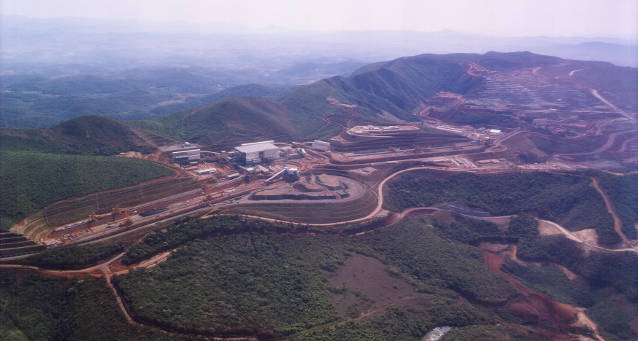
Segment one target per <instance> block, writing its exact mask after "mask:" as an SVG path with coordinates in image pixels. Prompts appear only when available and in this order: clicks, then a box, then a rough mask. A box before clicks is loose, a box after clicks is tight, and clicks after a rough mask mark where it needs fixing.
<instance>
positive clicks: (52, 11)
mask: <svg viewBox="0 0 638 341" xmlns="http://www.w3.org/2000/svg"><path fill="white" fill-rule="evenodd" d="M0 4H1V5H0V6H2V7H1V10H2V14H3V15H21V16H27V17H37V18H52V17H79V18H94V19H108V20H127V21H128V20H133V21H141V22H149V21H153V22H183V23H187V24H193V25H196V26H197V27H207V28H210V27H214V26H215V25H229V24H230V25H236V26H238V27H243V28H245V29H264V28H271V29H272V28H277V29H284V30H294V31H343V30H410V31H426V32H433V31H440V30H452V31H459V32H464V33H473V34H485V35H497V36H541V35H542V36H563V37H564V36H584V37H597V36H600V37H621V38H625V39H630V40H633V41H634V42H636V41H638V0H320V1H316V0H257V1H254V0H235V1H229V0H223V1H218V0H0Z"/></svg>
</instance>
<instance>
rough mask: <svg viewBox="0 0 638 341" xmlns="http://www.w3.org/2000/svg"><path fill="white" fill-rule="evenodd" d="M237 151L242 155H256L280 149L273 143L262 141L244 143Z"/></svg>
mask: <svg viewBox="0 0 638 341" xmlns="http://www.w3.org/2000/svg"><path fill="white" fill-rule="evenodd" d="M235 149H237V150H238V151H240V152H242V153H256V152H263V151H265V150H273V149H279V147H277V146H275V144H274V143H273V141H262V142H253V143H242V145H241V146H237V147H235Z"/></svg>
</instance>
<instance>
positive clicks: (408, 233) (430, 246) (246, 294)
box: [116, 217, 513, 340]
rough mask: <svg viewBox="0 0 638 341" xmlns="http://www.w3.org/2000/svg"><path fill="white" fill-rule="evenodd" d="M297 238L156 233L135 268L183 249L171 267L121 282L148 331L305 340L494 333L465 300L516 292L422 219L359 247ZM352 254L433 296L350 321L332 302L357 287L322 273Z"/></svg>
mask: <svg viewBox="0 0 638 341" xmlns="http://www.w3.org/2000/svg"><path fill="white" fill-rule="evenodd" d="M290 230H294V228H293V227H291V226H285V225H274V224H267V223H260V222H250V221H243V220H242V219H240V218H238V217H216V218H213V219H207V220H198V219H188V220H183V221H181V222H179V223H178V224H176V225H175V226H174V227H171V228H169V229H167V230H166V231H165V232H157V233H154V234H151V235H148V236H147V237H146V238H145V239H144V240H143V241H142V242H141V243H140V244H139V246H134V247H132V248H131V249H130V250H129V252H128V254H127V256H126V257H129V258H128V259H129V260H128V262H136V261H139V260H142V259H145V258H147V257H150V256H151V255H153V254H155V253H157V252H160V251H162V250H171V249H174V248H177V250H176V251H175V252H174V253H173V255H172V256H171V257H170V258H169V259H168V260H167V261H165V262H162V263H160V264H159V265H157V266H156V267H154V268H151V269H147V270H139V271H136V272H134V273H132V274H129V275H124V276H120V277H118V278H117V280H116V282H117V285H118V287H119V288H120V290H121V291H122V293H123V294H124V297H125V298H126V301H127V302H128V304H129V306H130V307H131V309H132V311H133V312H134V314H135V316H136V318H138V319H140V320H141V321H146V322H147V323H152V324H158V325H161V326H163V327H165V328H169V329H173V330H182V331H198V332H202V333H206V332H213V331H214V332H216V333H226V334H227V335H237V334H242V333H245V334H250V333H259V334H261V335H268V334H269V333H270V334H271V335H273V336H276V337H279V336H286V337H290V338H292V339H300V340H343V339H344V338H345V339H351V340H387V339H405V340H419V339H420V338H421V337H423V335H425V333H427V332H428V331H429V330H431V329H432V328H434V327H436V326H439V325H452V326H459V327H461V326H468V325H489V324H491V323H494V322H493V317H490V316H492V315H490V313H489V312H483V311H481V310H480V309H477V308H476V307H475V306H474V305H472V304H470V303H468V302H467V301H462V300H461V301H459V293H460V294H462V295H463V296H464V297H467V298H468V299H470V300H471V301H472V302H479V303H487V304H488V305H492V304H497V305H500V304H503V303H504V302H505V300H506V299H507V298H508V297H510V296H511V295H512V294H513V290H512V288H511V287H510V286H509V284H507V282H506V281H504V280H503V279H501V278H498V277H496V276H494V275H492V274H491V273H490V272H488V271H486V269H485V266H484V265H483V261H482V256H481V253H480V252H479V250H478V249H476V248H475V247H472V246H469V245H464V244H462V243H459V242H456V241H452V240H449V239H446V238H445V237H442V236H441V235H439V233H441V232H439V231H438V230H437V229H434V228H432V227H427V225H426V224H425V223H423V222H420V221H405V222H402V223H400V224H399V225H397V226H394V227H393V228H392V229H390V230H383V231H378V232H371V233H368V234H366V235H365V236H364V237H361V238H357V239H349V238H343V237H340V236H339V235H336V234H328V235H318V236H314V237H312V236H308V235H305V234H296V233H288V232H286V231H290ZM274 231H278V233H272V232H274ZM202 237H206V239H203V240H202V239H199V238H202ZM408 241H409V243H408ZM352 252H358V253H364V254H368V255H372V256H374V257H378V258H379V259H380V260H382V261H383V262H384V263H386V264H387V265H388V266H389V268H388V271H390V273H391V274H393V276H398V277H399V278H404V279H405V280H407V281H408V282H409V283H412V285H414V286H416V288H417V289H418V292H419V293H418V295H427V297H428V298H427V299H425V300H423V299H421V300H417V301H415V302H420V303H418V304H417V303H415V304H416V305H412V304H411V305H409V306H401V305H399V306H390V307H387V308H384V309H382V311H380V312H379V313H378V314H374V315H372V317H371V318H366V319H364V320H362V321H352V322H346V321H347V320H343V318H344V316H341V315H340V313H338V312H337V311H335V308H334V307H333V306H332V304H331V303H330V297H331V296H332V295H337V294H339V293H340V292H341V291H343V290H346V291H347V290H350V289H348V288H332V287H331V286H330V285H329V284H328V281H327V280H326V279H325V277H324V276H323V274H325V273H332V272H334V271H336V270H337V269H339V267H340V266H341V265H342V264H343V263H344V261H345V260H346V259H347V258H348V257H349V255H350V254H351V253H352ZM202 269H206V270H205V271H202ZM354 294H355V297H359V299H360V300H364V301H368V302H370V300H371V301H372V302H373V301H374V300H375V299H376V298H375V297H365V296H362V294H360V293H356V292H355V293H354ZM419 297H421V296H419ZM348 311H349V310H348ZM363 312H365V310H364V311H359V312H357V313H356V314H355V315H354V316H355V317H356V316H357V315H358V314H360V313H363ZM504 328H505V327H504ZM506 330H508V331H511V330H509V329H507V328H506ZM278 335H279V336H278Z"/></svg>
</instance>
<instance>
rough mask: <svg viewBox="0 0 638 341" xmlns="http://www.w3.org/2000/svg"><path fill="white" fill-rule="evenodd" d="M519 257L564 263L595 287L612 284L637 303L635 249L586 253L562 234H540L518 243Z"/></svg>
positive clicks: (637, 286)
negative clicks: (633, 250) (632, 250)
mask: <svg viewBox="0 0 638 341" xmlns="http://www.w3.org/2000/svg"><path fill="white" fill-rule="evenodd" d="M518 251H519V252H518V256H519V257H520V258H521V259H524V260H529V261H541V262H551V263H556V264H560V265H564V266H565V267H567V268H568V269H570V270H572V271H574V272H575V273H577V274H579V275H581V276H582V277H584V278H585V279H586V280H587V281H588V282H589V284H590V285H591V286H593V287H594V288H604V287H607V286H613V287H615V288H616V289H617V290H618V291H620V292H621V293H623V294H625V295H626V296H627V298H629V299H630V300H631V301H633V302H638V255H636V254H635V253H633V252H610V253H605V252H594V253H590V254H586V253H585V251H583V250H581V249H580V248H579V247H578V246H577V245H576V244H575V243H574V242H573V241H571V240H569V239H567V238H566V237H564V236H562V235H556V236H541V237H537V238H534V239H529V240H526V241H524V242H522V243H519V249H518Z"/></svg>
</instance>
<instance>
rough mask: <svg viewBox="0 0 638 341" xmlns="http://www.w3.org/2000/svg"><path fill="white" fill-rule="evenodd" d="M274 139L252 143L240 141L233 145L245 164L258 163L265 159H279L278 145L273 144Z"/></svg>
mask: <svg viewBox="0 0 638 341" xmlns="http://www.w3.org/2000/svg"><path fill="white" fill-rule="evenodd" d="M274 142H275V141H262V142H253V143H242V144H241V145H240V146H237V147H235V150H237V151H238V152H239V153H241V160H242V162H243V163H244V164H246V165H254V164H259V163H262V162H265V161H272V160H276V159H279V156H280V155H279V147H277V146H275V143H274Z"/></svg>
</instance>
